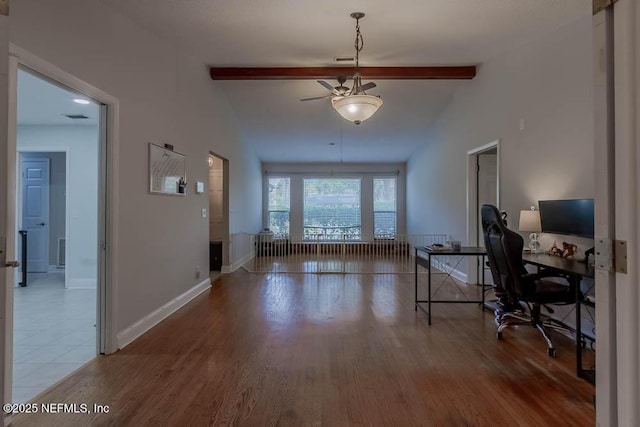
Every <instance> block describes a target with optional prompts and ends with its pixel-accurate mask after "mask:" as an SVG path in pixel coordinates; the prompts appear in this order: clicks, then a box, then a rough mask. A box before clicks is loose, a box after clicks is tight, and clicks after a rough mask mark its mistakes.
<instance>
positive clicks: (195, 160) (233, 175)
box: [10, 0, 261, 331]
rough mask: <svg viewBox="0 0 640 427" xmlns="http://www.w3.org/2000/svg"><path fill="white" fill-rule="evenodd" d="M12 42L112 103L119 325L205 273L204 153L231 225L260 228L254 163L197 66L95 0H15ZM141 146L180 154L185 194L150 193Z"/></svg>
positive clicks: (258, 185)
mask: <svg viewBox="0 0 640 427" xmlns="http://www.w3.org/2000/svg"><path fill="white" fill-rule="evenodd" d="M35 22H37V23H38V25H34V23H35ZM10 38H11V42H12V43H13V44H15V45H17V46H19V47H21V48H23V49H26V50H27V51H29V52H31V53H33V54H35V55H37V56H39V57H40V58H42V59H44V60H46V61H49V62H50V63H53V64H54V65H56V66H57V67H59V68H61V69H62V70H64V71H66V72H68V73H70V74H72V75H74V76H75V77H77V78H79V79H82V80H84V81H86V82H87V83H89V84H90V85H93V86H94V87H97V88H98V89H100V90H102V91H103V92H106V93H108V94H109V95H111V96H113V97H116V98H117V99H118V100H119V107H120V111H119V124H120V129H119V134H118V135H117V139H118V160H117V168H118V172H117V173H118V176H119V188H118V197H119V198H118V200H115V201H114V203H115V205H116V206H117V207H118V210H119V212H118V230H117V233H118V236H117V237H118V247H117V248H112V250H113V251H114V256H115V259H116V263H117V265H118V271H117V272H116V274H115V276H114V277H113V281H114V282H115V283H116V286H117V287H116V289H117V294H116V297H115V302H114V303H115V306H116V307H117V325H116V328H117V331H122V330H124V329H125V328H127V327H129V326H130V325H132V324H133V323H135V322H137V321H138V320H140V319H142V318H143V317H144V316H146V315H148V314H149V313H151V312H153V311H154V310H157V309H158V308H160V307H161V306H163V305H164V304H166V303H167V302H169V301H171V300H173V299H174V298H176V297H177V296H179V295H181V294H182V293H184V292H185V291H187V290H189V289H191V288H192V287H194V286H195V285H196V284H197V283H199V282H201V281H202V280H203V279H204V277H200V278H197V277H196V266H199V267H200V269H201V271H202V272H204V273H206V271H207V265H208V262H209V261H208V258H209V257H208V252H209V236H208V234H209V233H208V219H207V218H202V215H201V210H202V209H203V208H207V207H208V197H207V193H205V194H202V195H196V194H195V182H196V181H203V182H208V179H207V178H208V165H207V157H208V153H209V151H214V152H216V153H219V154H220V155H221V156H224V157H225V158H227V159H229V162H230V209H231V211H232V217H233V218H234V223H233V230H235V231H243V230H250V231H252V232H253V231H255V230H256V229H259V228H260V224H261V216H260V215H261V213H260V212H261V209H260V207H261V176H260V164H259V162H258V160H257V158H256V157H255V155H254V154H253V153H252V152H250V151H249V150H248V149H247V148H246V145H245V144H244V143H243V142H242V141H241V140H240V139H239V137H238V134H237V131H236V129H237V124H236V119H235V117H234V115H233V113H232V111H231V109H230V107H229V105H228V103H227V101H226V99H225V97H224V96H223V95H222V93H221V92H220V91H219V90H218V88H217V87H216V84H215V83H214V82H212V81H211V80H210V78H209V76H208V72H207V71H208V70H207V67H206V66H205V64H203V63H201V62H200V61H199V60H196V59H194V58H190V57H188V56H186V54H185V53H184V49H182V48H178V47H176V46H175V45H174V44H173V43H172V41H170V40H161V39H159V38H158V37H156V36H155V35H153V34H150V33H149V32H147V31H146V30H144V29H142V28H140V27H139V26H137V25H136V24H134V23H132V22H131V21H129V20H128V19H127V18H125V17H122V16H121V15H119V14H116V13H114V12H113V11H112V10H111V9H110V8H108V7H106V6H104V5H103V4H101V3H100V2H98V1H96V0H87V1H82V2H79V1H73V0H57V1H55V2H51V1H47V0H22V1H20V2H15V3H14V4H12V8H11V34H10ZM149 142H154V143H158V144H163V143H170V144H173V145H174V146H175V150H176V151H178V152H180V153H183V154H185V155H186V167H187V181H188V187H187V196H186V197H170V196H161V195H150V194H149V193H148V187H149V182H148V170H147V168H148V167H147V164H148V160H147V153H148V148H147V147H148V143H149ZM233 230H232V232H233Z"/></svg>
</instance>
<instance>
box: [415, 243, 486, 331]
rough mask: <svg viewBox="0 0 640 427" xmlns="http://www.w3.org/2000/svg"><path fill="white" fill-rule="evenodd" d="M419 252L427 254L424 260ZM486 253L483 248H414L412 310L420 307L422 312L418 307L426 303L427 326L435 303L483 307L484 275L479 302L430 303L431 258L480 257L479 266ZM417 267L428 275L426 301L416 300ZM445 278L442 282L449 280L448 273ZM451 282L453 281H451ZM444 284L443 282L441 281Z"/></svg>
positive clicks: (450, 301)
mask: <svg viewBox="0 0 640 427" xmlns="http://www.w3.org/2000/svg"><path fill="white" fill-rule="evenodd" d="M419 252H422V253H425V254H427V258H426V259H425V258H424V257H421V256H419V255H418V253H419ZM486 254H487V252H486V251H485V249H484V248H476V247H467V246H463V247H461V248H460V250H453V249H450V248H445V249H438V250H434V249H428V248H426V247H425V246H416V247H415V272H414V274H415V306H414V309H415V310H416V311H417V310H418V307H420V309H421V310H422V311H425V310H424V308H423V307H422V306H421V305H419V304H420V303H425V302H426V303H427V304H428V309H427V311H426V313H427V317H428V319H429V325H431V304H436V303H440V304H442V303H456V304H470V303H473V304H482V305H481V306H480V307H481V308H482V307H484V274H482V285H481V286H482V288H481V294H482V300H480V301H470V300H466V301H458V300H436V301H432V299H431V257H437V256H479V257H482V263H481V264H480V265H484V257H485V256H486ZM418 266H421V267H424V268H426V269H427V271H428V275H427V283H428V285H427V288H428V297H429V299H428V300H418ZM446 274H447V277H445V279H444V280H447V278H451V277H450V274H449V273H446ZM451 280H453V279H451ZM443 282H444V281H443Z"/></svg>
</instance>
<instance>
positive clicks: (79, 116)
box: [63, 114, 89, 120]
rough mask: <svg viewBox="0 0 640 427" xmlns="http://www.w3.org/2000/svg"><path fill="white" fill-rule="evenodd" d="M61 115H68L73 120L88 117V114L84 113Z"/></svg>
mask: <svg viewBox="0 0 640 427" xmlns="http://www.w3.org/2000/svg"><path fill="white" fill-rule="evenodd" d="M63 116H65V117H69V118H70V119H73V120H79V119H88V118H89V116H85V115H84V114H63Z"/></svg>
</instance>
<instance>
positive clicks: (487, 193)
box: [477, 153, 498, 246]
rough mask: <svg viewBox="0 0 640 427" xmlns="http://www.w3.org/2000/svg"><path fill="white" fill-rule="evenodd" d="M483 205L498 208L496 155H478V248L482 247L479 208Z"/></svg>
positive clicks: (482, 238) (482, 239)
mask: <svg viewBox="0 0 640 427" xmlns="http://www.w3.org/2000/svg"><path fill="white" fill-rule="evenodd" d="M484 204H490V205H494V206H498V155H497V154H495V153H480V154H478V216H477V221H478V222H477V224H478V225H477V229H478V237H477V239H478V240H477V241H478V246H484V237H483V234H482V218H481V215H480V208H481V207H482V205H484Z"/></svg>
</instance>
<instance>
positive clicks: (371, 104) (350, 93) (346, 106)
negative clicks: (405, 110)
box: [302, 12, 382, 125]
mask: <svg viewBox="0 0 640 427" xmlns="http://www.w3.org/2000/svg"><path fill="white" fill-rule="evenodd" d="M351 17H352V18H353V19H355V20H356V41H355V42H354V43H353V46H354V47H355V48H356V70H355V73H354V74H353V87H351V89H349V88H347V87H346V86H344V85H343V83H344V82H346V81H347V79H346V78H345V77H338V83H340V86H336V87H332V86H331V85H330V84H329V83H327V82H325V81H323V80H318V83H320V84H321V85H322V86H324V87H325V88H327V89H329V90H330V91H331V93H330V94H329V95H325V96H321V97H319V98H318V97H316V98H306V99H303V100H302V101H309V100H312V99H322V98H331V106H332V107H333V108H334V109H335V110H336V111H337V112H338V114H340V115H341V116H342V117H344V118H345V119H347V120H349V121H350V122H353V123H355V124H356V125H359V124H360V123H362V122H363V121H365V120H367V119H368V118H369V117H371V116H372V115H373V114H374V113H375V112H376V111H378V108H380V106H381V105H382V99H380V97H379V96H373V95H367V92H365V91H366V90H367V89H371V88H374V87H376V84H375V83H373V82H370V83H365V84H362V76H361V75H360V51H361V50H362V48H363V47H364V39H363V38H362V34H361V33H360V20H361V19H362V18H364V13H362V12H353V13H352V14H351Z"/></svg>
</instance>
